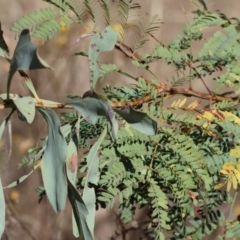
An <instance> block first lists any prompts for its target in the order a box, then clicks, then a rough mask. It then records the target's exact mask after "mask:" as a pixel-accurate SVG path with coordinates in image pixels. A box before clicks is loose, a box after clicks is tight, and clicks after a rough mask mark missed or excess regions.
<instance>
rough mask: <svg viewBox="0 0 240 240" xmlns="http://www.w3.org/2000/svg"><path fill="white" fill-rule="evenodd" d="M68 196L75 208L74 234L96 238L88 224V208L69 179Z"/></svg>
mask: <svg viewBox="0 0 240 240" xmlns="http://www.w3.org/2000/svg"><path fill="white" fill-rule="evenodd" d="M68 198H69V201H70V203H71V205H72V209H73V217H74V221H73V234H74V236H75V237H79V236H81V239H83V240H94V238H93V235H92V233H91V231H90V230H89V227H88V224H87V220H86V219H87V216H88V210H87V208H86V206H85V203H84V201H83V199H82V197H81V196H80V194H79V192H78V190H77V189H76V188H75V187H74V185H73V184H72V183H71V181H69V179H68Z"/></svg>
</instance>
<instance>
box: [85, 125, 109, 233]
mask: <svg viewBox="0 0 240 240" xmlns="http://www.w3.org/2000/svg"><path fill="white" fill-rule="evenodd" d="M106 133H107V129H106V128H105V129H104V130H103V132H102V134H101V135H100V137H99V139H98V141H97V142H95V143H94V144H93V146H92V148H91V149H90V152H89V154H88V156H87V167H88V173H87V176H86V183H85V187H84V191H83V200H84V202H85V204H86V206H87V209H88V213H89V214H88V216H87V224H88V227H89V229H90V231H91V233H92V235H94V225H95V211H96V210H95V204H96V195H95V191H94V188H93V187H89V184H90V183H91V184H94V185H97V184H98V181H99V160H98V150H99V147H100V145H101V143H102V141H103V140H104V138H105V136H106Z"/></svg>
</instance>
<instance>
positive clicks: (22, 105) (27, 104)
mask: <svg viewBox="0 0 240 240" xmlns="http://www.w3.org/2000/svg"><path fill="white" fill-rule="evenodd" d="M13 101H14V104H15V105H16V107H17V109H18V110H19V111H20V112H21V114H22V115H23V116H24V117H25V119H26V120H27V122H28V123H32V122H33V120H34V117H35V112H36V110H35V104H34V101H33V98H32V97H22V98H18V99H16V100H13Z"/></svg>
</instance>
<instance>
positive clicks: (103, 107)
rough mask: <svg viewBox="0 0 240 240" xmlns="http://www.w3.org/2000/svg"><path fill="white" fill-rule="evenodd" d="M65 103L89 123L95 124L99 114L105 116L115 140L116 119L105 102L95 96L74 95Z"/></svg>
mask: <svg viewBox="0 0 240 240" xmlns="http://www.w3.org/2000/svg"><path fill="white" fill-rule="evenodd" d="M66 104H69V105H71V106H73V107H74V109H75V110H76V111H77V112H78V113H79V114H80V115H82V116H83V117H84V118H85V119H86V120H87V121H88V122H90V123H91V124H96V123H97V120H98V117H99V116H103V117H106V118H107V120H108V121H109V122H110V124H111V127H112V131H113V137H114V139H115V140H116V138H117V136H116V134H117V126H116V123H115V122H116V120H115V118H114V112H113V110H112V108H111V107H110V106H109V104H108V103H107V102H102V101H101V100H100V99H98V98H95V97H86V98H80V97H75V98H71V99H69V100H67V102H66Z"/></svg>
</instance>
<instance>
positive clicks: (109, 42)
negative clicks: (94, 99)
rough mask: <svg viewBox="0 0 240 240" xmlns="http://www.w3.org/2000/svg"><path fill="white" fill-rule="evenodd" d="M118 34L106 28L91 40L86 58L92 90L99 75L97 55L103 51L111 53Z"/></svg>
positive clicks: (109, 27)
mask: <svg viewBox="0 0 240 240" xmlns="http://www.w3.org/2000/svg"><path fill="white" fill-rule="evenodd" d="M118 34H119V33H118V32H117V31H114V30H113V29H112V28H111V26H108V27H107V28H106V29H105V30H103V31H102V32H101V33H96V34H95V35H94V36H93V37H92V39H91V42H90V45H89V51H88V56H89V68H90V84H91V87H92V88H94V86H95V84H96V82H97V80H98V77H99V74H100V69H99V66H98V63H97V60H98V57H99V53H100V52H104V51H111V50H112V49H113V48H114V46H115V44H116V42H117V37H118Z"/></svg>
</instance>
